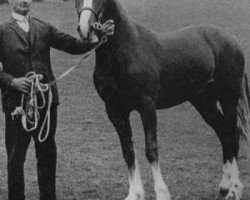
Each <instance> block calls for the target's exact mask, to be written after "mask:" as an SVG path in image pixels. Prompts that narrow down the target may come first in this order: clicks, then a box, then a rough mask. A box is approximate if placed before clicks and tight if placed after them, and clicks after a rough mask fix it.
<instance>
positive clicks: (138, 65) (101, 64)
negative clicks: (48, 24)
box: [75, 0, 250, 200]
mask: <svg viewBox="0 0 250 200" xmlns="http://www.w3.org/2000/svg"><path fill="white" fill-rule="evenodd" d="M75 6H76V11H77V14H78V17H79V19H78V32H79V34H80V36H81V38H82V39H86V40H89V41H90V42H98V41H99V42H101V41H102V40H101V38H100V34H99V31H98V30H97V29H96V27H99V29H101V24H102V23H103V22H105V21H106V20H109V19H112V20H114V22H115V33H114V35H112V36H110V37H109V38H108V41H107V42H105V43H103V44H102V45H101V46H100V47H99V48H98V49H96V54H95V55H96V64H95V69H94V73H93V82H94V85H95V88H96V90H97V93H98V95H99V96H100V97H101V99H102V100H103V101H104V103H105V108H106V113H107V115H108V118H109V119H110V121H111V123H112V124H113V126H114V127H115V129H116V130H117V133H118V136H119V139H120V143H121V148H122V153H123V157H124V159H125V162H126V164H127V167H128V170H129V194H128V196H127V197H126V200H143V199H145V191H144V189H143V184H142V180H141V174H140V171H139V164H138V162H137V159H136V155H135V151H134V146H133V141H132V130H131V126H130V120H129V116H130V113H131V111H137V112H138V113H139V114H140V117H141V120H142V124H143V128H144V133H145V154H146V158H147V160H148V161H149V163H150V166H151V170H152V174H153V179H154V191H155V193H156V198H157V200H170V199H171V195H170V192H169V189H168V187H167V185H166V183H165V182H164V180H163V176H162V172H161V168H160V164H159V154H158V145H157V110H158V109H166V108H170V107H173V106H176V105H179V104H181V103H183V102H186V101H189V102H190V103H191V104H192V105H193V106H194V107H195V108H196V110H197V111H198V112H199V113H200V114H201V116H202V117H203V119H204V120H205V122H206V123H207V124H208V125H209V126H211V127H212V128H213V129H214V131H215V133H216V134H217V136H218V138H219V140H220V142H221V145H222V149H223V167H222V172H223V174H222V180H221V182H220V184H219V194H220V196H221V197H222V198H223V199H233V198H234V199H237V200H239V199H241V197H242V192H243V184H242V182H241V180H240V177H239V169H238V157H239V156H238V152H239V144H240V142H239V141H240V139H241V138H242V139H244V140H247V139H248V137H249V130H248V129H249V118H248V116H249V105H250V94H249V85H248V77H247V74H246V72H245V58H244V53H243V50H242V49H241V47H240V45H239V44H238V42H237V41H236V39H235V37H234V36H233V35H231V34H230V33H228V32H226V31H225V30H223V29H222V28H220V27H217V26H215V25H209V24H208V25H198V26H190V27H186V28H183V29H180V30H177V31H173V32H166V33H156V32H153V31H151V30H149V29H148V28H146V27H145V26H143V25H141V24H139V23H136V22H135V21H134V20H133V19H131V18H130V17H129V14H128V12H127V11H126V9H125V8H124V6H123V5H122V4H121V3H120V2H119V1H118V0H75ZM96 24H98V25H99V26H96Z"/></svg>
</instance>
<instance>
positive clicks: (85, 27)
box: [79, 0, 93, 38]
mask: <svg viewBox="0 0 250 200" xmlns="http://www.w3.org/2000/svg"><path fill="white" fill-rule="evenodd" d="M82 8H92V9H93V0H84V2H83V6H82ZM91 14H92V12H91V11H90V10H84V11H82V13H81V15H80V20H79V26H80V29H81V33H82V35H83V37H84V38H87V36H88V32H89V19H90V16H91Z"/></svg>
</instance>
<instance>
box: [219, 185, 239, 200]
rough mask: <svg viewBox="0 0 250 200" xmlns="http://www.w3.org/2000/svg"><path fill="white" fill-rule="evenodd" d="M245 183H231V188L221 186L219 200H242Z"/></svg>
mask: <svg viewBox="0 0 250 200" xmlns="http://www.w3.org/2000/svg"><path fill="white" fill-rule="evenodd" d="M242 190H243V185H242V184H241V183H240V182H239V183H238V184H231V186H230V188H229V189H227V188H221V189H220V192H219V195H218V200H241V198H242Z"/></svg>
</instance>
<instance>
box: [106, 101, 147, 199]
mask: <svg viewBox="0 0 250 200" xmlns="http://www.w3.org/2000/svg"><path fill="white" fill-rule="evenodd" d="M106 112H107V114H108V117H109V119H110V121H111V122H112V124H113V125H114V127H115V128H116V130H117V133H118V135H119V138H120V142H121V146H122V153H123V157H124V159H125V162H126V164H127V166H128V169H129V195H128V197H127V198H126V200H144V189H143V184H142V181H141V175H140V171H139V165H138V162H137V161H136V159H135V152H134V147H133V141H132V131H131V126H130V121H129V111H126V110H123V109H120V108H118V107H117V106H114V105H110V106H108V105H106Z"/></svg>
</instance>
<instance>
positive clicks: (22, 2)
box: [9, 0, 32, 15]
mask: <svg viewBox="0 0 250 200" xmlns="http://www.w3.org/2000/svg"><path fill="white" fill-rule="evenodd" d="M9 2H10V3H11V4H12V6H13V8H14V10H15V12H16V13H18V14H20V15H27V14H28V12H29V11H30V4H31V2H32V0H10V1H9Z"/></svg>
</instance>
